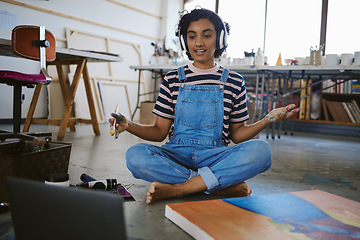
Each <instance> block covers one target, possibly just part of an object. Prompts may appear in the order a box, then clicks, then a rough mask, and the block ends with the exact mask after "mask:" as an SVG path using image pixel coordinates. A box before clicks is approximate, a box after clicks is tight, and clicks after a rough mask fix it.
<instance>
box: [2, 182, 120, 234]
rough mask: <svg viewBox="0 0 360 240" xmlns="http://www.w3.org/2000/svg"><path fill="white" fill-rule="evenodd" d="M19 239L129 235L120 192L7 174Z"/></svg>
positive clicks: (15, 227) (12, 211)
mask: <svg viewBox="0 0 360 240" xmlns="http://www.w3.org/2000/svg"><path fill="white" fill-rule="evenodd" d="M7 188H8V194H9V199H10V209H11V215H12V220H13V224H14V230H15V236H16V239H17V240H23V239H26V240H29V239H37V240H39V239H47V240H48V239H61V240H64V239H86V240H90V239H97V240H98V239H126V232H125V231H126V228H125V222H124V212H123V200H122V198H121V197H120V196H119V195H117V194H110V193H107V192H100V191H95V190H84V189H74V188H67V187H60V186H52V185H47V184H44V183H41V182H35V181H32V180H25V179H17V178H7Z"/></svg>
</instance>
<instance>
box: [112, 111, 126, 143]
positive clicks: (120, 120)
mask: <svg viewBox="0 0 360 240" xmlns="http://www.w3.org/2000/svg"><path fill="white" fill-rule="evenodd" d="M111 116H112V118H110V119H109V123H110V134H111V136H115V139H117V138H118V136H119V134H120V133H122V132H123V131H125V130H126V129H127V128H128V121H127V120H126V117H125V116H124V115H122V114H121V113H112V114H111ZM114 122H115V124H114Z"/></svg>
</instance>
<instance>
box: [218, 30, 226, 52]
mask: <svg viewBox="0 0 360 240" xmlns="http://www.w3.org/2000/svg"><path fill="white" fill-rule="evenodd" d="M224 34H225V33H224V30H221V32H220V36H219V48H220V49H223V48H224V46H225V45H224V40H225V39H224Z"/></svg>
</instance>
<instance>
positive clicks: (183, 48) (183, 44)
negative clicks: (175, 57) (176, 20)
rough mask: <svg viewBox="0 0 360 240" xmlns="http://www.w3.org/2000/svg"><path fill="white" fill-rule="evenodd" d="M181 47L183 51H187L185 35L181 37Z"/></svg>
mask: <svg viewBox="0 0 360 240" xmlns="http://www.w3.org/2000/svg"><path fill="white" fill-rule="evenodd" d="M180 45H181V49H182V50H183V51H187V47H186V42H185V40H184V36H183V35H180Z"/></svg>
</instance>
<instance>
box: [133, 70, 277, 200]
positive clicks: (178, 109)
mask: <svg viewBox="0 0 360 240" xmlns="http://www.w3.org/2000/svg"><path fill="white" fill-rule="evenodd" d="M228 73H229V72H228V69H225V68H224V70H223V74H222V76H221V79H220V81H221V84H220V85H191V84H186V77H185V72H184V68H183V67H180V68H179V69H178V75H179V80H180V87H179V94H178V97H177V102H176V106H175V120H174V132H173V137H172V138H171V139H170V140H169V142H168V143H166V144H165V145H163V146H161V147H158V146H153V145H150V144H144V143H140V144H136V145H134V146H132V147H131V148H129V150H128V151H127V153H126V162H127V167H128V168H129V170H130V171H131V172H132V174H133V175H134V177H136V178H141V179H143V180H146V181H150V182H161V183H170V184H175V183H181V182H185V181H187V180H189V179H190V178H192V177H194V176H197V175H200V176H201V177H202V179H203V180H204V182H205V184H206V186H207V191H206V193H211V192H212V191H215V190H219V189H222V188H226V187H229V186H232V185H235V184H238V183H241V182H243V181H245V180H247V179H249V178H252V177H254V176H255V175H257V174H259V173H261V172H264V171H266V170H268V169H269V168H270V165H271V147H270V145H269V144H268V143H267V142H266V141H263V140H249V141H246V142H243V143H240V144H237V145H235V146H231V147H228V146H225V144H224V143H223V141H222V131H223V118H224V103H223V92H224V84H225V83H226V81H227V77H228Z"/></svg>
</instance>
